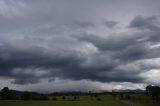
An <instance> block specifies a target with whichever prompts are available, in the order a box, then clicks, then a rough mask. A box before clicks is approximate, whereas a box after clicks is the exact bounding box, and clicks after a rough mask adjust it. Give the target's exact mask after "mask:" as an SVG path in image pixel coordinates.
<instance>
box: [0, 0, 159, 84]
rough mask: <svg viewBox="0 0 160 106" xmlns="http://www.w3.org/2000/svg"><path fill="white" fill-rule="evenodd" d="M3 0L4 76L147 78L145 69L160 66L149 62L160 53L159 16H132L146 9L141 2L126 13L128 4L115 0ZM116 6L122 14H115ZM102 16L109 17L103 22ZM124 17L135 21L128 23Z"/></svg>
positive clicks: (0, 70) (0, 54)
mask: <svg viewBox="0 0 160 106" xmlns="http://www.w3.org/2000/svg"><path fill="white" fill-rule="evenodd" d="M2 1H3V6H5V8H3V7H2V6H1V5H2V4H0V77H5V78H8V79H13V81H12V84H15V85H16V84H21V85H25V84H31V83H32V84H37V83H41V80H42V79H47V80H48V81H51V82H52V81H54V80H55V79H56V78H59V79H63V80H65V79H69V80H76V81H81V80H90V81H97V82H103V83H105V82H131V83H143V82H145V80H146V79H145V77H142V76H140V74H142V73H145V72H147V71H149V70H152V69H154V68H156V69H158V68H159V67H158V66H155V65H153V64H150V63H151V61H149V62H148V63H145V62H146V61H147V60H148V59H153V60H154V59H156V58H159V56H160V55H159V52H160V51H159V50H160V49H159V47H154V45H157V44H159V41H160V37H159V34H160V31H159V29H160V27H159V25H160V24H159V17H158V16H156V15H155V16H152V14H151V17H149V15H150V14H145V15H146V17H144V16H136V17H133V15H137V14H139V11H140V12H142V13H143V10H138V9H140V8H138V9H133V10H135V11H134V12H135V13H134V14H132V15H131V14H130V15H127V17H125V16H124V17H123V15H124V14H126V11H125V12H124V10H126V8H128V7H129V6H128V5H126V6H127V7H126V6H123V5H124V4H123V3H120V4H119V3H118V2H117V5H115V2H113V1H103V0H102V1H101V2H99V1H96V0H94V1H92V3H91V1H90V0H87V1H86V0H85V1H84V0H83V1H75V0H67V1H66V0H62V1H59V0H47V2H46V1H44V0H34V1H31V0H15V1H14V2H13V1H12V0H2ZM148 2H149V1H148ZM0 3H1V2H0ZM110 3H111V4H112V5H114V6H113V7H112V6H110ZM108 4H109V5H108ZM122 4H123V5H122ZM125 4H130V3H128V2H125ZM135 4H137V2H135ZM138 4H139V3H138ZM157 4H158V3H157ZM130 5H131V4H130ZM82 6H83V8H82ZM140 7H141V6H140ZM119 8H123V9H120V10H119ZM132 8H133V7H132ZM132 8H129V9H130V10H132ZM134 8H135V7H134ZM152 8H154V7H152ZM116 9H117V10H119V11H118V13H122V14H120V15H119V14H118V13H117V12H115V14H117V16H116V15H114V14H113V11H112V10H114V11H115V10H116ZM145 9H146V7H145ZM104 10H106V11H104ZM137 10H138V12H137ZM136 12H137V13H136ZM144 13H145V12H144ZM147 16H148V17H147ZM112 18H113V19H112ZM131 18H133V20H131V22H128V21H129V20H130V19H131ZM75 20H76V21H75ZM102 20H109V21H105V22H103V24H102ZM112 20H113V21H112ZM114 20H116V21H114ZM117 22H118V23H117ZM123 22H124V23H130V24H129V27H124V26H123V25H122V24H123ZM99 23H101V24H99ZM117 24H118V27H116V25H117ZM104 25H105V26H106V27H108V28H107V29H106V27H105V28H104ZM141 60H144V61H142V63H141V64H140V63H139V64H140V65H137V63H136V62H138V61H141ZM128 64H130V65H128ZM136 66H137V68H135V67H136Z"/></svg>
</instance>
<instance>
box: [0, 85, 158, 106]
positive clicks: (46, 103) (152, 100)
mask: <svg viewBox="0 0 160 106" xmlns="http://www.w3.org/2000/svg"><path fill="white" fill-rule="evenodd" d="M159 90H160V89H159V87H157V86H150V85H149V86H147V87H146V92H139V93H138V92H103V93H92V92H91V91H89V92H88V93H82V92H68V93H52V94H39V93H35V92H27V91H25V92H20V91H15V90H9V88H8V87H4V88H3V89H2V90H1V92H0V99H1V100H0V106H54V105H55V106H160V93H159ZM155 92H156V93H155Z"/></svg>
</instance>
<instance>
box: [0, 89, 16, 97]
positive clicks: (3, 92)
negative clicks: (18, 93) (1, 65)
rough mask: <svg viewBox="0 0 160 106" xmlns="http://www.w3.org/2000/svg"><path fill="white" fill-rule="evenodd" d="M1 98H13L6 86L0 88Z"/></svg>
mask: <svg viewBox="0 0 160 106" xmlns="http://www.w3.org/2000/svg"><path fill="white" fill-rule="evenodd" d="M1 98H2V99H3V100H10V99H14V96H13V93H12V92H11V91H10V90H9V88H8V87H4V88H3V89H2V90H1Z"/></svg>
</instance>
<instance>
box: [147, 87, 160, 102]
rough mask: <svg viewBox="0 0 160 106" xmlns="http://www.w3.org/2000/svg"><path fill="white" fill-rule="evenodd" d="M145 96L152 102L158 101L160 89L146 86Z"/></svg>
mask: <svg viewBox="0 0 160 106" xmlns="http://www.w3.org/2000/svg"><path fill="white" fill-rule="evenodd" d="M146 94H147V95H148V96H151V97H152V99H153V100H158V99H159V98H160V87H159V86H153V85H148V86H147V87H146Z"/></svg>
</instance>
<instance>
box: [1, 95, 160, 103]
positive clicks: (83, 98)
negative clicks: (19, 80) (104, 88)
mask: <svg viewBox="0 0 160 106" xmlns="http://www.w3.org/2000/svg"><path fill="white" fill-rule="evenodd" d="M133 96H135V95H133ZM135 97H137V99H134V100H128V101H126V100H114V99H113V98H112V97H111V96H109V95H108V96H100V98H101V101H97V100H95V99H93V100H91V98H90V96H80V101H68V100H65V101H62V100H60V98H61V97H57V98H59V100H58V101H52V100H49V101H32V100H31V101H22V100H19V101H18V100H1V101H0V106H160V105H159V104H157V103H154V102H153V101H151V100H149V99H148V98H144V96H137V95H136V96H135ZM67 98H70V97H67ZM143 98H144V99H143Z"/></svg>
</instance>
